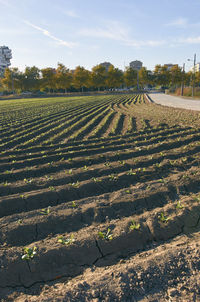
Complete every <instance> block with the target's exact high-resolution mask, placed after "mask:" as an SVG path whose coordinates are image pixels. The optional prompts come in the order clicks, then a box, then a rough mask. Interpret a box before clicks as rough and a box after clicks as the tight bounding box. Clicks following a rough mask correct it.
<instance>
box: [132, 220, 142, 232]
mask: <svg viewBox="0 0 200 302" xmlns="http://www.w3.org/2000/svg"><path fill="white" fill-rule="evenodd" d="M139 229H140V223H136V222H135V220H132V221H131V225H130V227H129V230H130V231H134V230H139Z"/></svg>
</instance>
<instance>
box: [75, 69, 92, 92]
mask: <svg viewBox="0 0 200 302" xmlns="http://www.w3.org/2000/svg"><path fill="white" fill-rule="evenodd" d="M89 85H90V72H89V71H88V70H87V69H85V68H84V67H81V66H77V67H76V69H75V70H74V73H73V86H74V87H75V88H76V89H79V90H80V89H81V90H82V92H83V89H84V87H89Z"/></svg>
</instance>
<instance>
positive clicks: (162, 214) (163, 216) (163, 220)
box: [158, 212, 170, 223]
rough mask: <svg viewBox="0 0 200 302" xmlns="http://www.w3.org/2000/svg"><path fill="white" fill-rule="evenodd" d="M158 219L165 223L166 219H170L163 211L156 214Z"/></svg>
mask: <svg viewBox="0 0 200 302" xmlns="http://www.w3.org/2000/svg"><path fill="white" fill-rule="evenodd" d="M158 218H159V220H160V221H161V222H163V223H167V222H168V220H169V219H170V218H169V217H167V216H165V215H164V213H163V212H162V213H160V215H159V216H158Z"/></svg>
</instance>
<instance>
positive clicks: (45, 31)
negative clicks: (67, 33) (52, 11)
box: [24, 20, 77, 48]
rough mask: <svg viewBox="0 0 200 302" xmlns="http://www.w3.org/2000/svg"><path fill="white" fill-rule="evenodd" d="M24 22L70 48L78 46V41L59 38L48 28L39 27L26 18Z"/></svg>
mask: <svg viewBox="0 0 200 302" xmlns="http://www.w3.org/2000/svg"><path fill="white" fill-rule="evenodd" d="M24 23H26V24H27V25H29V26H31V27H32V28H34V29H37V30H38V31H40V32H42V33H43V35H45V36H47V37H49V38H50V39H52V40H54V41H56V42H57V43H58V44H59V45H63V46H66V47H68V48H74V47H75V46H77V43H73V42H68V41H64V40H62V39H59V38H57V37H55V36H53V35H52V34H51V33H50V32H49V31H48V30H46V29H44V28H42V27H39V26H37V25H35V24H32V23H30V22H29V21H26V20H25V21H24Z"/></svg>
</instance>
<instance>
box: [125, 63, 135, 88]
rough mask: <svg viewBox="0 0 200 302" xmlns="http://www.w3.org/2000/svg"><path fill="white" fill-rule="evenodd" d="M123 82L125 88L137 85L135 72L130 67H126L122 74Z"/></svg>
mask: <svg viewBox="0 0 200 302" xmlns="http://www.w3.org/2000/svg"><path fill="white" fill-rule="evenodd" d="M124 82H125V84H126V86H127V87H132V86H136V85H137V71H136V70H134V69H133V68H131V67H127V68H126V70H125V72H124Z"/></svg>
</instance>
